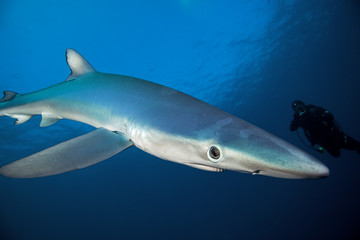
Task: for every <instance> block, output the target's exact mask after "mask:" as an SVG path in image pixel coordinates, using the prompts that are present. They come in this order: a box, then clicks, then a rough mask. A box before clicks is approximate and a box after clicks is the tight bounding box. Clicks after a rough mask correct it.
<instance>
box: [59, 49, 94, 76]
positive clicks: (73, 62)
mask: <svg viewBox="0 0 360 240" xmlns="http://www.w3.org/2000/svg"><path fill="white" fill-rule="evenodd" d="M66 62H67V64H68V65H69V68H70V70H71V74H70V76H69V77H68V78H67V79H66V81H70V80H74V79H75V78H77V77H79V76H81V75H83V74H86V73H90V72H95V71H96V70H95V69H94V68H93V67H92V66H91V65H90V63H88V61H86V59H85V58H84V57H83V56H81V55H80V53H78V52H77V51H75V50H74V49H71V48H68V49H66Z"/></svg>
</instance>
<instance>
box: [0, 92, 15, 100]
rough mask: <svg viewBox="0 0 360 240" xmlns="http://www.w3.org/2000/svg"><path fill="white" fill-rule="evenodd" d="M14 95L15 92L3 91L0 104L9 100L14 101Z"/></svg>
mask: <svg viewBox="0 0 360 240" xmlns="http://www.w3.org/2000/svg"><path fill="white" fill-rule="evenodd" d="M16 95H17V93H16V92H12V91H4V96H3V98H2V99H1V100H0V102H6V101H10V100H12V99H14V98H15V96H16Z"/></svg>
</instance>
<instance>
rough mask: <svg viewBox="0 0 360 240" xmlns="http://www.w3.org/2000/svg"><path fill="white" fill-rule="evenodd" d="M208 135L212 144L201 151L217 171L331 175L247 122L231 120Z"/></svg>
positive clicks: (296, 175) (222, 122)
mask: <svg viewBox="0 0 360 240" xmlns="http://www.w3.org/2000/svg"><path fill="white" fill-rule="evenodd" d="M204 132H206V137H208V140H207V141H203V143H202V144H201V145H202V147H199V149H200V148H202V151H204V150H206V156H205V157H204V154H203V157H202V158H203V159H204V160H205V161H208V162H209V163H211V164H210V165H211V166H213V167H216V168H219V169H229V170H233V171H240V172H248V173H251V174H254V175H258V174H260V175H266V176H272V177H281V178H321V177H326V176H328V175H329V169H328V168H327V167H326V166H325V165H324V164H322V163H321V162H320V161H318V160H316V159H315V158H313V157H312V156H310V155H309V154H307V153H305V152H303V151H302V150H300V149H298V148H297V147H295V146H293V145H291V144H289V143H287V142H285V141H283V140H281V139H279V138H277V137H275V136H273V135H272V134H270V133H268V132H266V131H264V130H262V129H260V128H258V127H255V126H253V125H251V124H249V123H247V122H245V121H243V120H240V119H237V118H231V117H229V118H226V119H223V120H221V121H218V122H217V124H216V125H214V126H212V129H207V130H206V131H204ZM211 135H212V136H213V138H209V137H210V136H211Z"/></svg>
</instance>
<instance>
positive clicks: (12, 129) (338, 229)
mask: <svg viewBox="0 0 360 240" xmlns="http://www.w3.org/2000/svg"><path fill="white" fill-rule="evenodd" d="M359 43H360V8H359V4H358V3H357V1H346V0H344V1H336V0H318V1H291V0H288V1H235V0H234V1H230V0H224V1H216V0H212V1H206V0H178V1H175V0H174V1H165V0H163V1H161V0H159V1H145V0H133V1H125V0H124V1H107V0H102V1H75V0H66V1H47V0H33V1H20V0H1V2H0V69H1V77H0V89H2V90H13V91H16V92H20V93H25V92H30V91H34V90H37V89H40V88H44V87H47V86H49V85H52V84H55V83H58V82H61V81H64V80H65V79H66V78H67V76H68V74H69V73H70V71H69V69H68V67H67V65H66V63H65V57H64V51H65V49H66V48H69V47H71V48H74V49H76V50H78V51H79V52H81V53H82V54H83V55H84V56H85V57H86V58H87V59H88V60H89V62H90V63H91V64H92V65H93V66H94V67H95V68H96V69H97V70H99V71H103V72H111V73H119V74H124V75H131V76H135V77H140V78H145V79H148V80H151V81H154V82H157V83H161V84H164V85H167V86H170V87H173V88H176V89H179V90H181V91H184V92H186V93H189V94H191V95H194V96H196V97H198V98H200V99H202V100H204V101H207V102H209V103H211V104H213V105H216V106H217V107H220V108H222V109H224V110H226V111H228V112H230V113H232V114H234V115H237V116H239V117H241V118H243V119H245V120H247V121H249V122H252V123H254V124H256V125H258V126H260V127H262V128H264V129H266V130H268V131H270V132H272V133H274V134H275V135H277V136H280V137H281V138H284V139H286V140H287V141H289V142H291V143H293V144H295V145H297V146H299V147H301V148H303V149H304V150H306V151H309V152H310V153H311V154H313V155H314V156H315V157H317V158H318V159H320V160H321V161H322V162H324V163H325V164H326V165H327V166H328V167H329V168H330V170H331V175H330V176H329V177H328V178H326V179H321V180H286V179H276V178H270V177H262V176H250V175H246V174H241V173H235V172H225V173H221V174H219V173H209V172H204V171H200V170H196V169H192V168H190V167H186V166H183V165H179V164H175V163H171V162H167V161H164V160H161V159H158V158H156V157H153V156H151V155H148V154H146V153H144V152H141V151H140V150H138V149H136V148H131V149H128V150H126V151H125V152H123V153H120V154H119V155H117V156H115V157H113V158H111V159H109V160H107V161H104V162H102V163H100V164H98V165H95V166H92V167H89V168H86V169H83V170H79V171H74V172H70V173H66V174H61V175H57V176H52V177H46V178H39V179H25V180H24V179H20V180H19V179H8V178H5V177H0V191H1V194H0V239H4V240H8V239H11V240H12V239H15V240H17V239H27V240H28V239H36V240H40V239H354V238H356V236H357V237H359V235H360V234H359V227H360V221H359V219H360V207H359V203H360V188H359V184H360V175H359V170H360V156H359V155H358V154H356V153H355V152H351V151H346V150H344V151H342V156H341V157H340V158H338V159H335V158H333V157H332V156H330V155H329V154H327V153H325V154H319V153H317V152H312V151H311V150H310V149H307V148H306V146H304V145H302V143H301V142H300V141H299V139H298V138H297V137H296V134H295V133H294V132H290V131H289V123H290V120H291V118H292V114H293V112H292V110H291V108H290V104H291V102H292V101H293V100H294V99H302V100H303V101H305V102H306V103H313V104H316V105H321V106H324V107H326V108H327V109H329V110H330V111H331V112H332V113H333V114H334V115H335V118H336V119H337V121H338V122H339V123H340V124H341V126H342V128H343V129H344V131H345V132H347V133H348V134H349V135H351V136H353V137H354V138H357V139H360V128H359V123H360V111H359V110H360V109H359V103H360V94H359V93H360V44H359ZM119 104H121V103H119ZM39 120H40V118H39V117H33V118H32V119H31V120H30V121H28V122H26V123H24V124H23V125H19V126H14V125H12V123H13V119H10V118H7V117H3V118H1V119H0V129H1V131H0V165H3V164H6V163H8V162H11V161H13V160H16V159H19V158H22V157H25V156H28V155H30V154H32V153H35V152H38V151H40V150H41V149H44V148H47V147H50V146H52V145H54V144H57V143H59V142H62V141H65V140H67V139H71V138H72V137H75V136H78V135H81V134H83V133H86V132H89V131H91V129H92V128H91V127H88V126H85V125H83V124H81V123H75V122H71V121H67V120H61V121H59V122H58V123H57V124H54V125H52V126H50V127H47V128H40V127H39V126H38V125H39Z"/></svg>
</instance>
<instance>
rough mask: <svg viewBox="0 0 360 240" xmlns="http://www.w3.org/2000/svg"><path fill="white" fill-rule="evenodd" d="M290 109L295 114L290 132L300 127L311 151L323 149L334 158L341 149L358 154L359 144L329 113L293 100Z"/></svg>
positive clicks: (321, 150) (359, 150) (322, 150)
mask: <svg viewBox="0 0 360 240" xmlns="http://www.w3.org/2000/svg"><path fill="white" fill-rule="evenodd" d="M292 108H293V109H294V111H295V113H294V119H293V120H292V121H291V124H290V130H291V131H295V130H297V129H298V128H299V127H302V128H303V130H304V133H305V136H306V138H307V139H308V140H309V141H310V143H311V148H312V149H314V150H316V151H318V152H320V153H323V152H324V149H325V150H326V151H327V152H329V153H330V154H331V155H332V156H334V157H339V156H340V149H341V148H345V149H349V150H357V151H358V153H359V154H360V142H358V141H356V140H355V139H353V138H352V137H350V136H348V135H346V134H345V133H344V132H343V131H342V130H341V128H340V127H339V126H338V125H337V124H336V122H335V120H334V116H333V115H332V114H331V113H330V112H329V111H327V110H326V109H324V108H322V107H318V106H314V105H311V104H309V105H305V104H304V103H303V102H302V101H300V100H295V101H294V102H293V103H292ZM298 136H299V135H298ZM300 140H301V138H300ZM304 144H305V143H304Z"/></svg>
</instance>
